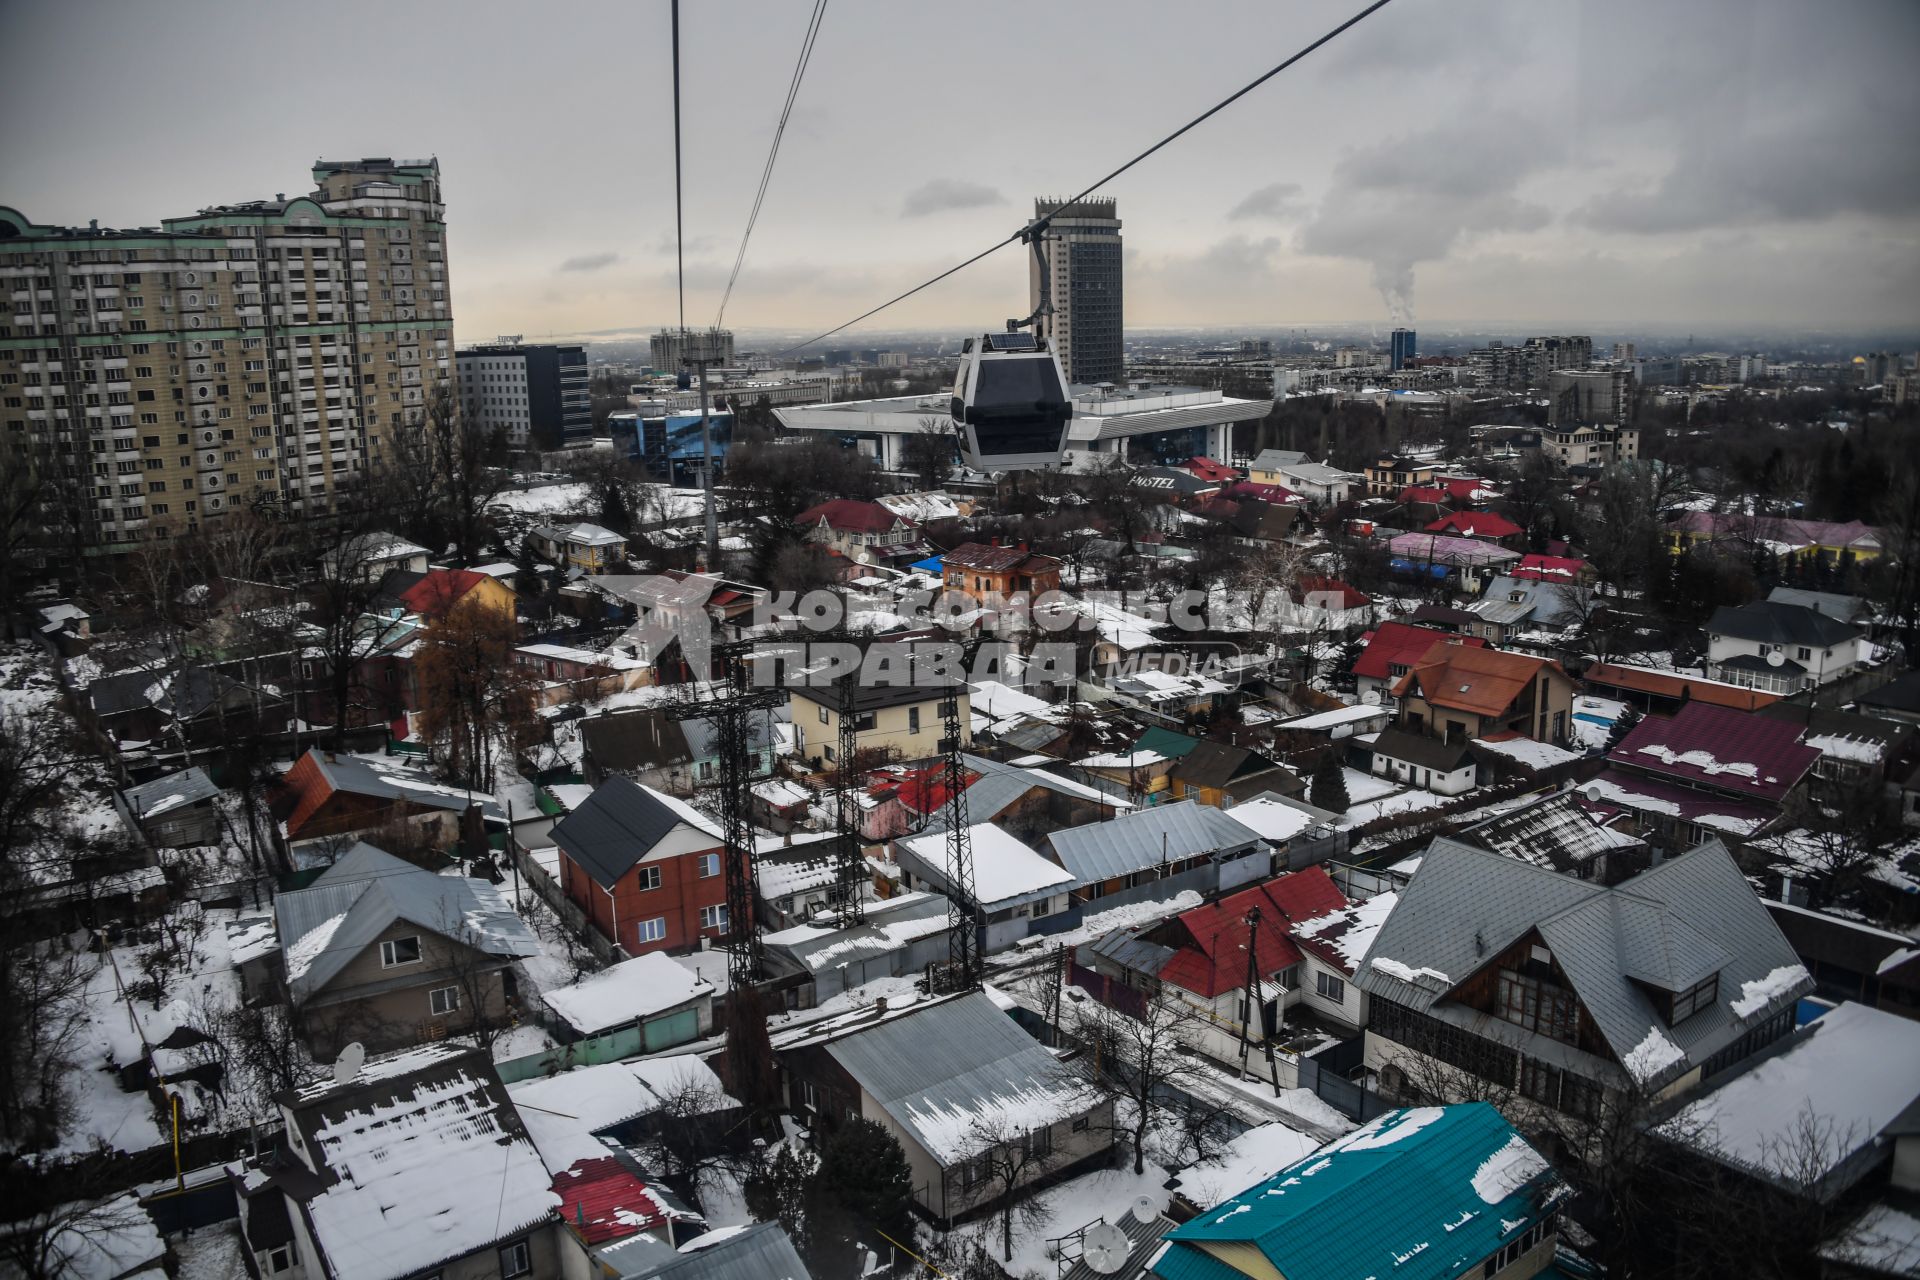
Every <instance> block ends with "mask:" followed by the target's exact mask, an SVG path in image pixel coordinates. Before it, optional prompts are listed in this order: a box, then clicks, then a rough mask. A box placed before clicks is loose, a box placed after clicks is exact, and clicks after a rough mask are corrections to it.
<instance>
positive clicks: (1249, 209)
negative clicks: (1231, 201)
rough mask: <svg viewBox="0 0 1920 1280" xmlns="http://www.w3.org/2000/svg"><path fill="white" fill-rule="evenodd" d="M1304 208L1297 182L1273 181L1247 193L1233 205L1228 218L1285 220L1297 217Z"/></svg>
mask: <svg viewBox="0 0 1920 1280" xmlns="http://www.w3.org/2000/svg"><path fill="white" fill-rule="evenodd" d="M1305 209H1306V202H1305V200H1304V199H1303V198H1302V197H1301V193H1300V184H1299V183H1297V182H1273V183H1269V184H1268V185H1266V186H1264V187H1261V188H1260V189H1259V190H1257V191H1252V192H1249V193H1248V194H1247V198H1246V199H1244V200H1242V201H1241V202H1240V203H1239V204H1237V205H1235V206H1233V209H1232V211H1231V212H1230V213H1228V214H1227V216H1228V217H1229V218H1271V219H1273V220H1274V221H1277V222H1285V221H1288V220H1289V219H1292V218H1297V217H1299V216H1300V214H1301V213H1303V212H1304V211H1305Z"/></svg>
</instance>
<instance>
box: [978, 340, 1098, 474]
mask: <svg viewBox="0 0 1920 1280" xmlns="http://www.w3.org/2000/svg"><path fill="white" fill-rule="evenodd" d="M951 412H952V415H953V424H954V428H955V430H956V431H957V432H958V433H959V435H960V456H961V459H962V460H963V461H964V462H965V463H966V465H967V466H969V467H971V468H972V469H973V470H975V471H986V472H993V471H1057V470H1058V469H1059V468H1060V463H1061V459H1062V458H1063V457H1064V456H1065V454H1066V451H1067V424H1068V423H1069V422H1071V421H1072V419H1073V397H1072V396H1070V395H1068V394H1067V380H1066V376H1065V375H1064V374H1063V373H1061V371H1060V359H1059V357H1058V356H1056V355H1054V353H1053V352H1052V351H1051V350H1049V349H1048V347H1047V344H1046V341H1045V340H1044V339H1042V338H1038V337H1036V336H1035V335H1033V334H1031V333H1025V332H1022V331H1020V330H1018V329H1009V330H1008V331H1007V332H1005V333H983V334H981V335H980V336H979V337H978V338H968V339H967V340H966V341H965V343H963V344H962V345H961V348H960V372H959V375H958V376H957V377H956V378H955V379H954V381H953V403H952V408H951Z"/></svg>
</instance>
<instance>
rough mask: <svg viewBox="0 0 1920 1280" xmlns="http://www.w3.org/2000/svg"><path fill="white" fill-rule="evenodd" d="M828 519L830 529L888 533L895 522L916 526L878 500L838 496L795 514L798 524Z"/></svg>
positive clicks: (810, 523)
mask: <svg viewBox="0 0 1920 1280" xmlns="http://www.w3.org/2000/svg"><path fill="white" fill-rule="evenodd" d="M822 520H825V521H826V522H827V527H828V528H830V529H841V530H845V531H846V532H849V533H886V532H887V531H888V530H890V529H892V528H893V527H894V526H895V525H901V524H904V525H907V526H909V527H911V526H912V524H913V521H911V520H908V519H905V518H903V517H902V516H900V515H898V514H896V513H894V512H892V511H889V510H887V509H886V508H885V507H883V506H881V505H880V504H879V503H877V502H864V501H861V500H860V499H858V498H834V499H832V500H830V501H827V502H822V503H819V504H817V505H815V506H811V507H808V508H807V509H806V510H805V511H802V512H801V513H800V514H799V515H797V516H795V517H794V523H795V524H800V525H814V524H819V523H820V522H821V521H822Z"/></svg>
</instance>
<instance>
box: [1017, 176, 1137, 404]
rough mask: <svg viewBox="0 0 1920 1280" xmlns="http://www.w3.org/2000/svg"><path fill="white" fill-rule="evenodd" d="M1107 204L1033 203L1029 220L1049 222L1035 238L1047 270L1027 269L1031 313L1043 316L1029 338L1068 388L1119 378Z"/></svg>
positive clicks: (1122, 347)
mask: <svg viewBox="0 0 1920 1280" xmlns="http://www.w3.org/2000/svg"><path fill="white" fill-rule="evenodd" d="M1116 209H1117V206H1116V204H1115V202H1114V201H1112V200H1081V201H1078V202H1076V203H1072V204H1067V203H1063V202H1060V201H1056V200H1036V201H1034V202H1033V216H1034V217H1036V218H1050V219H1051V220H1052V221H1051V222H1050V223H1049V224H1048V226H1047V230H1046V232H1045V234H1044V235H1043V236H1042V237H1041V239H1042V249H1043V250H1044V252H1045V255H1046V259H1047V269H1046V271H1045V272H1044V273H1042V271H1041V270H1040V264H1039V263H1038V262H1032V261H1029V263H1028V267H1027V283H1028V298H1029V299H1030V301H1031V304H1032V306H1031V309H1032V310H1034V311H1042V304H1043V303H1044V304H1045V306H1046V309H1045V310H1044V311H1043V312H1042V314H1041V315H1040V317H1039V319H1038V320H1037V321H1036V322H1035V331H1036V332H1037V333H1039V334H1040V335H1041V336H1042V337H1044V338H1046V339H1048V341H1049V344H1050V345H1051V346H1052V347H1053V350H1054V353H1055V354H1057V355H1058V356H1059V357H1060V367H1061V368H1062V370H1064V371H1065V373H1066V375H1067V381H1068V382H1083V383H1092V382H1119V381H1122V380H1123V379H1124V378H1125V377H1126V324H1125V315H1124V312H1123V310H1122V296H1121V287H1120V283H1121V261H1120V218H1119V216H1118V214H1117V212H1116Z"/></svg>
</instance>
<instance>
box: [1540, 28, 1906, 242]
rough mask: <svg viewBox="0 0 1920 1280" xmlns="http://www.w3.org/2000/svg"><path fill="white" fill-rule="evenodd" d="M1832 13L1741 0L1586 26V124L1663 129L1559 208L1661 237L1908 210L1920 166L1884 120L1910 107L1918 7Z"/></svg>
mask: <svg viewBox="0 0 1920 1280" xmlns="http://www.w3.org/2000/svg"><path fill="white" fill-rule="evenodd" d="M1846 13H1847V16H1848V18H1849V22H1848V24H1847V27H1846V28H1845V30H1844V31H1843V30H1841V29H1838V28H1836V27H1835V26H1834V25H1833V22H1832V18H1833V16H1834V11H1832V10H1830V9H1828V8H1826V7H1824V6H1811V5H1804V4H1797V3H1790V2H1788V0H1751V3H1750V9H1749V11H1748V12H1747V13H1745V14H1744V15H1743V16H1742V18H1741V20H1740V22H1739V23H1738V24H1737V25H1736V26H1733V27H1729V25H1728V23H1727V22H1726V14H1725V13H1724V12H1721V11H1718V10H1714V9H1711V8H1709V7H1706V6H1694V5H1677V6H1673V10H1672V13H1671V15H1670V16H1671V20H1672V23H1673V26H1672V27H1670V28H1669V29H1668V31H1667V33H1666V34H1665V36H1664V38H1662V39H1660V40H1657V41H1650V42H1649V41H1645V40H1644V39H1643V38H1642V36H1643V34H1644V33H1642V32H1639V31H1629V30H1625V29H1623V25H1624V26H1626V27H1630V26H1632V25H1633V24H1619V23H1615V22H1611V21H1608V22H1604V23H1603V22H1594V23H1592V24H1591V29H1590V32H1589V34H1590V36H1591V37H1592V38H1591V40H1590V41H1587V42H1583V48H1582V63H1583V68H1582V73H1581V77H1580V78H1581V82H1582V88H1581V98H1582V108H1583V110H1584V112H1585V113H1586V115H1587V116H1588V117H1589V119H1590V121H1594V122H1598V121H1602V120H1604V121H1608V122H1611V123H1613V124H1614V125H1616V126H1619V125H1623V124H1624V125H1626V126H1628V127H1632V126H1634V125H1638V124H1642V123H1645V124H1647V125H1651V126H1655V127H1657V128H1659V129H1660V130H1661V131H1662V132H1661V136H1663V137H1664V139H1666V140H1668V141H1669V144H1670V145H1669V150H1668V154H1667V156H1665V157H1663V158H1662V161H1661V162H1660V163H1659V164H1658V166H1657V167H1656V168H1655V169H1654V170H1653V171H1652V172H1647V173H1644V174H1643V175H1642V176H1641V178H1640V180H1638V181H1635V182H1630V183H1628V184H1626V185H1623V186H1621V187H1619V188H1617V189H1614V190H1610V191H1607V192H1604V193H1603V194H1601V195H1598V196H1595V197H1594V198H1592V199H1591V200H1589V201H1587V202H1586V203H1585V204H1584V205H1582V206H1581V207H1580V208H1579V209H1577V210H1576V211H1575V212H1574V213H1573V215H1572V217H1571V220H1572V221H1573V222H1575V223H1577V224H1578V225H1581V226H1585V227H1589V228H1592V229H1594V230H1597V231H1604V232H1623V233H1628V234H1659V233H1663V232H1692V231H1701V230H1711V229H1716V228H1725V227H1737V226H1752V225H1759V224H1767V223H1789V222H1814V221H1819V220H1821V219H1825V218H1829V217H1834V216H1838V215H1846V214H1863V215H1868V216H1877V217H1889V218H1911V217H1912V216H1913V215H1914V213H1915V212H1916V210H1920V166H1917V165H1915V164H1913V163H1912V161H1911V159H1910V153H1911V145H1910V144H1907V143H1904V142H1902V141H1901V140H1900V138H1899V126H1897V125H1896V124H1895V123H1894V122H1895V121H1908V120H1912V119H1914V118H1915V117H1916V116H1920V78H1916V77H1915V76H1914V75H1913V71H1912V66H1911V58H1912V51H1913V49H1914V48H1915V47H1917V46H1920V6H1915V5H1914V4H1912V3H1911V0H1881V2H1879V3H1868V2H1867V0H1860V2H1858V3H1854V4H1850V5H1849V6H1847V9H1846Z"/></svg>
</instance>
